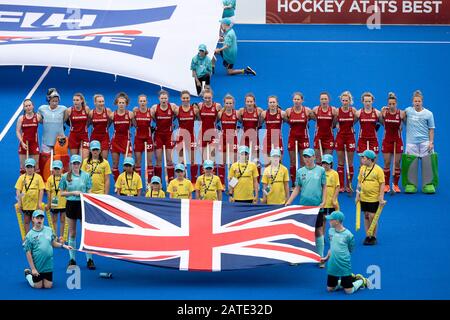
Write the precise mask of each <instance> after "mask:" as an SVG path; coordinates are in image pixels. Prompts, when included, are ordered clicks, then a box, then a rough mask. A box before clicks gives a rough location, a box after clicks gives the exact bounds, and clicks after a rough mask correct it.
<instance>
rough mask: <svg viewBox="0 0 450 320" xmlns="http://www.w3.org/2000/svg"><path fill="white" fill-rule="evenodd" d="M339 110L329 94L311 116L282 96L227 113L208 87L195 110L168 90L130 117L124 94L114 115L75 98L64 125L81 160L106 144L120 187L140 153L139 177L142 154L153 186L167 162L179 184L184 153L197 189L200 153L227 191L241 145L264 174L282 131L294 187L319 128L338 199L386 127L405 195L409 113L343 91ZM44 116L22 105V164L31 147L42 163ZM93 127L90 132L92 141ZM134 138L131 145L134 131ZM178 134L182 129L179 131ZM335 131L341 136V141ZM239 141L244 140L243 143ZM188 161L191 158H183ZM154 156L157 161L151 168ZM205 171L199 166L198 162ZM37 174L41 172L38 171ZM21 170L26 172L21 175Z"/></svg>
mask: <svg viewBox="0 0 450 320" xmlns="http://www.w3.org/2000/svg"><path fill="white" fill-rule="evenodd" d="M339 98H340V102H341V106H340V107H338V108H337V107H334V106H331V105H330V96H329V94H328V93H326V92H323V93H321V94H320V96H319V105H318V106H315V107H313V108H308V107H306V106H304V105H303V99H304V98H303V94H302V93H300V92H295V93H294V94H293V95H292V106H291V107H289V108H287V109H286V110H282V108H281V107H280V106H279V104H278V98H277V97H276V96H269V97H268V99H267V108H266V109H265V110H263V109H262V108H260V107H258V105H257V104H256V97H255V96H254V95H253V94H251V93H248V94H247V95H246V96H245V99H244V107H242V108H236V101H235V98H234V97H233V96H232V95H230V94H227V95H226V96H225V97H224V99H223V106H222V105H221V104H220V103H218V102H216V101H214V99H213V91H212V90H211V88H209V87H206V89H205V90H204V92H203V101H201V102H199V103H191V96H190V93H189V92H188V91H182V92H181V104H180V106H177V105H176V104H174V103H171V102H169V93H168V92H167V91H164V90H162V91H161V92H159V93H158V99H159V103H157V104H154V105H153V106H152V107H149V106H148V98H147V96H146V95H143V94H142V95H139V96H138V98H137V103H138V106H136V107H134V108H133V109H132V111H130V110H128V107H129V104H130V98H129V97H128V95H127V94H126V93H123V92H121V93H119V94H117V96H116V98H115V100H114V105H115V106H116V108H115V109H116V110H115V111H112V110H111V109H110V108H107V107H106V106H105V98H104V97H103V96H102V95H100V94H97V95H95V96H94V97H93V102H94V107H93V108H92V109H90V108H89V107H88V106H87V105H86V101H85V98H84V96H83V95H82V94H81V93H76V94H74V96H73V106H72V107H70V108H68V109H67V110H66V115H65V120H66V121H67V123H68V124H69V126H70V131H69V132H70V133H69V139H68V141H69V143H68V148H69V149H70V153H71V154H78V153H80V154H81V155H82V157H83V158H86V157H87V155H88V154H89V142H90V141H92V140H97V141H99V142H100V144H101V149H102V150H101V152H102V156H103V158H104V159H108V154H109V152H111V156H112V172H113V176H114V179H115V180H117V177H118V176H119V173H120V172H119V162H120V155H121V154H122V155H124V156H128V155H132V154H133V153H134V158H135V160H136V165H135V170H136V172H138V173H141V170H142V166H143V154H144V153H145V152H147V157H148V159H149V163H147V168H145V169H146V172H147V175H148V176H147V178H148V179H149V180H150V179H151V177H152V176H153V175H156V176H159V177H161V176H162V173H163V171H162V168H163V157H166V161H165V164H166V166H167V168H166V169H167V175H168V181H170V180H172V179H173V177H174V165H173V160H172V157H173V151H174V150H175V151H176V152H178V155H179V162H185V161H186V162H187V163H190V164H191V170H190V177H191V179H192V180H194V181H195V178H196V177H197V176H198V175H199V168H200V166H199V164H198V163H196V157H195V152H196V150H202V157H201V159H202V160H201V161H203V160H204V159H209V158H210V157H212V158H214V159H215V160H216V166H217V167H216V170H217V171H216V172H217V174H218V176H219V177H220V180H221V182H222V183H225V180H226V179H225V178H226V177H225V164H230V163H233V162H234V161H235V160H236V151H237V148H238V145H246V146H248V147H251V150H250V153H251V154H250V158H251V159H254V161H256V162H257V165H258V168H260V167H261V163H262V162H263V161H262V159H264V162H263V163H264V164H266V163H267V161H268V155H269V154H270V152H271V150H272V149H273V148H279V149H280V151H281V152H283V150H285V149H284V147H283V139H282V126H283V123H286V124H287V125H288V126H289V137H288V142H287V150H288V152H289V159H290V168H289V172H290V178H291V181H295V173H296V170H297V169H298V168H299V167H301V166H303V165H304V163H303V161H304V160H303V157H301V154H302V152H303V150H305V149H307V148H309V147H310V134H309V122H310V121H315V122H316V129H315V132H314V135H313V144H312V145H313V148H314V149H315V152H316V159H317V163H318V164H321V159H322V156H323V155H324V154H332V153H333V150H336V152H337V156H338V165H337V172H338V174H339V181H340V192H350V190H351V182H352V180H353V175H354V171H355V170H354V166H353V158H354V152H355V151H357V152H358V153H361V152H363V151H364V150H366V149H369V150H372V151H374V152H375V153H376V154H378V153H379V143H378V139H377V131H378V129H379V127H380V125H384V128H385V129H384V137H383V140H382V150H381V151H382V153H383V155H384V160H385V164H386V165H385V168H384V171H385V178H386V191H389V189H390V185H389V179H390V175H391V169H390V165H391V157H392V154H393V153H394V146H395V149H396V150H395V159H394V160H393V161H394V162H395V163H396V166H395V172H394V174H393V179H394V181H393V182H394V183H393V189H394V190H393V191H394V192H399V191H400V189H399V187H398V181H399V178H400V165H399V162H400V158H401V154H402V152H403V142H402V138H401V126H402V120H403V119H404V112H403V111H401V110H399V109H398V108H397V100H396V97H395V95H393V94H390V95H389V97H388V101H387V105H386V107H383V108H382V109H381V111H380V110H377V109H376V108H375V107H374V106H373V102H374V97H373V95H372V94H371V93H368V92H366V93H364V94H363V95H362V97H361V103H362V105H363V107H362V108H361V109H359V110H357V109H356V108H355V107H354V106H353V97H352V95H351V93H350V92H348V91H345V92H343V93H342V94H341V95H340V97H339ZM39 117H40V115H39V114H37V113H34V111H33V104H32V102H31V100H27V101H25V102H24V115H23V116H21V117H20V118H19V120H18V124H17V131H18V137H19V138H20V140H21V143H20V145H19V157H20V161H21V163H23V161H24V159H25V154H26V148H27V146H28V154H29V156H31V157H35V156H38V155H39V143H38V134H37V130H38V124H39V122H40V120H41V119H40V118H39ZM196 121H197V122H199V123H200V126H199V130H198V135H197V136H196V135H195V123H196ZM358 121H359V122H360V130H359V137H358V142H356V131H355V127H354V126H355V124H356V123H357V122H358ZM111 125H112V126H113V129H114V130H113V134H112V136H111V137H110V136H109V127H110V126H111ZM264 125H265V134H264V138H263V140H262V142H261V143H260V142H259V140H260V139H259V137H260V131H261V129H262V128H263V126H264ZM89 127H92V129H91V134H90V137H89V136H88V132H89ZM133 127H134V128H135V137H134V139H133V138H132V131H131V129H132V128H133ZM175 128H176V129H175ZM334 129H337V134H336V137H335V136H334ZM238 137H239V138H238ZM183 153H186V155H184V154H183ZM154 156H155V159H154V160H153V158H154ZM199 163H201V162H199ZM37 169H38V168H37ZM21 170H23V169H21Z"/></svg>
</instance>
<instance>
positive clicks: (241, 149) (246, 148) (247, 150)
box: [238, 146, 250, 153]
mask: <svg viewBox="0 0 450 320" xmlns="http://www.w3.org/2000/svg"><path fill="white" fill-rule="evenodd" d="M238 152H239V153H243V152H247V153H250V149H249V148H248V147H247V146H240V147H239V148H238Z"/></svg>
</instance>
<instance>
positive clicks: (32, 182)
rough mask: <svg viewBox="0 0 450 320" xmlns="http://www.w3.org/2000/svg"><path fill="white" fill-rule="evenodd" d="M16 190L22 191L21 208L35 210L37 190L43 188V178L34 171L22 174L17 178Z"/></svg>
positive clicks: (37, 197) (36, 206) (37, 199)
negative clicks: (30, 173)
mask: <svg viewBox="0 0 450 320" xmlns="http://www.w3.org/2000/svg"><path fill="white" fill-rule="evenodd" d="M15 188H16V190H19V191H20V192H21V193H22V195H23V196H22V210H36V209H37V208H38V201H39V191H40V190H44V189H45V184H44V180H42V177H41V176H40V175H39V174H38V173H35V174H34V175H31V176H28V175H27V174H26V173H24V174H22V175H21V176H20V177H19V179H17V182H16V185H15Z"/></svg>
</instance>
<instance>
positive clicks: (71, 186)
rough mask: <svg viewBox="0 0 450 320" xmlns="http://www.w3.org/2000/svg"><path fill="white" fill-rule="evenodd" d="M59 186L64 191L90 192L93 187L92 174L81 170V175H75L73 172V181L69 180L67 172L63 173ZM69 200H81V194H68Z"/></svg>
mask: <svg viewBox="0 0 450 320" xmlns="http://www.w3.org/2000/svg"><path fill="white" fill-rule="evenodd" d="M59 188H60V189H61V190H64V191H81V192H83V193H86V192H88V191H89V190H90V189H91V188H92V179H91V176H90V175H89V174H88V173H86V172H84V171H82V170H80V175H78V176H77V175H75V174H74V173H73V172H72V181H70V182H69V181H67V173H65V174H63V176H62V178H61V181H60V182H59ZM66 199H67V200H70V201H80V200H81V199H80V196H67V197H66Z"/></svg>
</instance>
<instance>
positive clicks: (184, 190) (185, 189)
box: [167, 178, 194, 199]
mask: <svg viewBox="0 0 450 320" xmlns="http://www.w3.org/2000/svg"><path fill="white" fill-rule="evenodd" d="M193 191H194V186H193V185H192V182H191V181H190V180H188V179H186V178H185V179H183V180H182V181H180V180H178V179H173V180H172V181H170V183H169V186H168V187H167V192H169V193H170V197H171V198H173V199H189V196H190V195H191V194H192V192H193Z"/></svg>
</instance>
